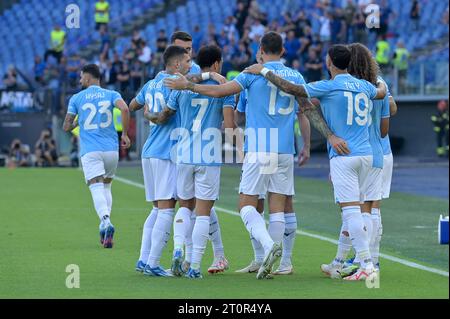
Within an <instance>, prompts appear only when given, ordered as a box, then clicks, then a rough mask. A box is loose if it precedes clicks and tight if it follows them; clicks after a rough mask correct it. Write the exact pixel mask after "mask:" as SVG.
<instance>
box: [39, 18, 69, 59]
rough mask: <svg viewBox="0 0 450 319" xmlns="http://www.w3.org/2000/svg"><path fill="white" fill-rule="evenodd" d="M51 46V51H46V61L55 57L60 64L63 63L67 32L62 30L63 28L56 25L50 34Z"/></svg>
mask: <svg viewBox="0 0 450 319" xmlns="http://www.w3.org/2000/svg"><path fill="white" fill-rule="evenodd" d="M50 41H51V46H50V49H48V50H47V51H45V55H44V60H45V62H47V59H48V57H49V56H50V55H51V56H53V57H54V58H55V59H56V60H57V61H58V63H59V62H60V61H61V57H62V55H63V51H64V44H65V42H66V32H65V31H64V30H62V29H61V26H60V25H58V24H56V25H55V26H54V28H53V30H52V31H51V33H50Z"/></svg>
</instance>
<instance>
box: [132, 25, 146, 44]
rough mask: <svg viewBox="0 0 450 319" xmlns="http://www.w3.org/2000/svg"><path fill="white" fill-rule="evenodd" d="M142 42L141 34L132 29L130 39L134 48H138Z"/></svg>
mask: <svg viewBox="0 0 450 319" xmlns="http://www.w3.org/2000/svg"><path fill="white" fill-rule="evenodd" d="M142 41H144V39H142V36H141V32H139V30H138V29H134V30H133V37H132V38H131V42H133V43H134V45H135V46H136V48H140V47H141V43H142Z"/></svg>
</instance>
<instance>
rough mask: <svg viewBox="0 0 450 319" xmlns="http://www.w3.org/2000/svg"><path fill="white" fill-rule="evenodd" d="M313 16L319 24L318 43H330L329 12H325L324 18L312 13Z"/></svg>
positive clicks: (330, 17)
mask: <svg viewBox="0 0 450 319" xmlns="http://www.w3.org/2000/svg"><path fill="white" fill-rule="evenodd" d="M313 16H314V17H315V18H317V19H318V20H319V22H320V32H319V34H320V41H322V42H324V43H327V42H330V41H331V19H332V16H331V14H330V13H329V12H325V15H324V16H319V15H318V14H317V13H315V12H313Z"/></svg>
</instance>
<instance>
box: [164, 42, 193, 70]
mask: <svg viewBox="0 0 450 319" xmlns="http://www.w3.org/2000/svg"><path fill="white" fill-rule="evenodd" d="M184 54H189V53H188V52H187V51H186V49H185V48H183V47H180V46H178V45H169V46H168V47H167V48H166V50H165V51H164V54H163V59H164V65H167V64H168V63H169V62H170V61H171V60H172V59H174V58H178V57H181V56H182V55H184Z"/></svg>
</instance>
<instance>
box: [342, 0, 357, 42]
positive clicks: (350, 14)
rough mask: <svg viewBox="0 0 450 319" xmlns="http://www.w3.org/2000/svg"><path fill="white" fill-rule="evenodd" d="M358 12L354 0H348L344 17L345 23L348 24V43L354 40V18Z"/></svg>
mask: <svg viewBox="0 0 450 319" xmlns="http://www.w3.org/2000/svg"><path fill="white" fill-rule="evenodd" d="M355 14H356V6H355V4H354V3H353V0H347V2H346V6H345V8H344V19H345V25H346V38H345V41H344V42H346V43H351V42H352V41H353V30H354V24H353V20H354V18H355Z"/></svg>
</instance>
